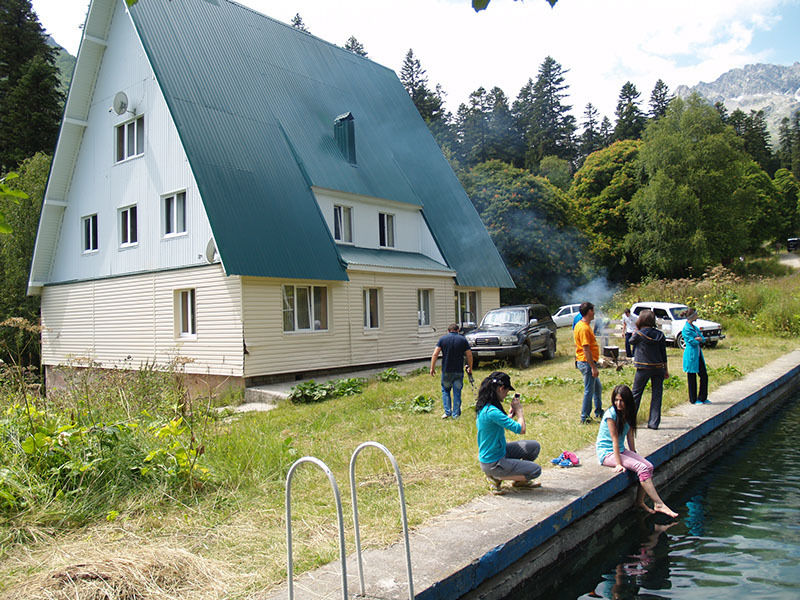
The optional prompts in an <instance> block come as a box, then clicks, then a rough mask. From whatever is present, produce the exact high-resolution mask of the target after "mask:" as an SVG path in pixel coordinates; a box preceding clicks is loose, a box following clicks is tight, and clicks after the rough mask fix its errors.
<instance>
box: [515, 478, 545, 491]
mask: <svg viewBox="0 0 800 600" xmlns="http://www.w3.org/2000/svg"><path fill="white" fill-rule="evenodd" d="M511 487H514V488H517V489H518V490H532V489H533V488H538V487H542V482H541V481H535V480H533V479H529V480H528V481H515V482H514V483H512V484H511Z"/></svg>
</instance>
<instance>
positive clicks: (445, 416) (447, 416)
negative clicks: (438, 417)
mask: <svg viewBox="0 0 800 600" xmlns="http://www.w3.org/2000/svg"><path fill="white" fill-rule="evenodd" d="M449 417H450V415H448V414H447V413H444V414H443V415H442V418H443V419H447V418H449Z"/></svg>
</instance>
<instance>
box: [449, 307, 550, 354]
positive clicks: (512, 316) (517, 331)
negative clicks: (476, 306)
mask: <svg viewBox="0 0 800 600" xmlns="http://www.w3.org/2000/svg"><path fill="white" fill-rule="evenodd" d="M465 337H466V338H467V341H468V342H469V347H470V350H472V364H473V367H475V368H477V366H478V364H479V363H480V361H482V360H495V359H506V360H509V361H512V362H513V364H514V366H515V367H517V368H519V369H526V368H528V367H529V366H530V364H531V353H533V352H541V353H542V356H543V357H544V358H553V357H554V356H555V354H556V324H555V323H554V322H553V319H552V317H551V316H550V311H548V310H547V307H546V306H544V305H543V304H521V305H519V306H503V307H502V308H495V309H494V310H490V311H489V312H487V313H486V314H485V315H484V316H483V320H482V321H481V324H480V325H479V326H478V327H477V328H476V329H473V330H472V331H470V332H469V333H468V334H467V335H466V336H465Z"/></svg>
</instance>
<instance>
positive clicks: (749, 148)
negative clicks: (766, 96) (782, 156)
mask: <svg viewBox="0 0 800 600" xmlns="http://www.w3.org/2000/svg"><path fill="white" fill-rule="evenodd" d="M728 124H729V125H731V126H732V127H733V130H734V131H735V132H736V135H738V136H739V137H740V138H742V140H743V141H744V149H745V151H746V152H747V153H748V154H749V155H750V157H751V158H752V159H753V160H754V161H756V162H757V163H758V164H759V166H760V167H761V168H762V169H764V170H765V171H767V173H770V174H773V173H774V172H775V170H776V169H777V164H776V161H775V159H774V157H773V156H772V147H771V144H770V138H769V132H768V131H767V120H766V117H765V116H764V111H763V110H759V111H755V110H751V111H750V114H749V115H748V114H745V113H744V111H742V110H740V109H738V108H737V109H736V110H734V111H733V112H732V113H731V115H730V117H729V118H728Z"/></svg>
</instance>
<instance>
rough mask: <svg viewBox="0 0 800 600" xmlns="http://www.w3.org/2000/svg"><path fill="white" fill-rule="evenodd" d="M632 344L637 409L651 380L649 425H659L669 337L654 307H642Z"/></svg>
mask: <svg viewBox="0 0 800 600" xmlns="http://www.w3.org/2000/svg"><path fill="white" fill-rule="evenodd" d="M631 344H632V345H633V366H634V367H636V375H635V376H634V378H633V401H634V403H635V404H636V412H637V413H638V412H639V404H640V402H641V400H642V393H643V392H644V388H645V387H646V386H647V382H648V381H649V382H650V387H651V391H652V396H651V397H650V417H649V418H648V420H647V427H649V428H650V429H658V426H659V424H660V423H661V398H662V396H663V394H664V380H665V379H666V378H667V377H669V371H668V370H667V339H666V337H664V333H663V332H662V331H659V330H658V329H656V316H655V315H654V314H653V311H651V310H643V311H642V313H641V314H640V315H639V319H638V320H637V321H636V332H635V333H634V334H633V335H632V336H631Z"/></svg>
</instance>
